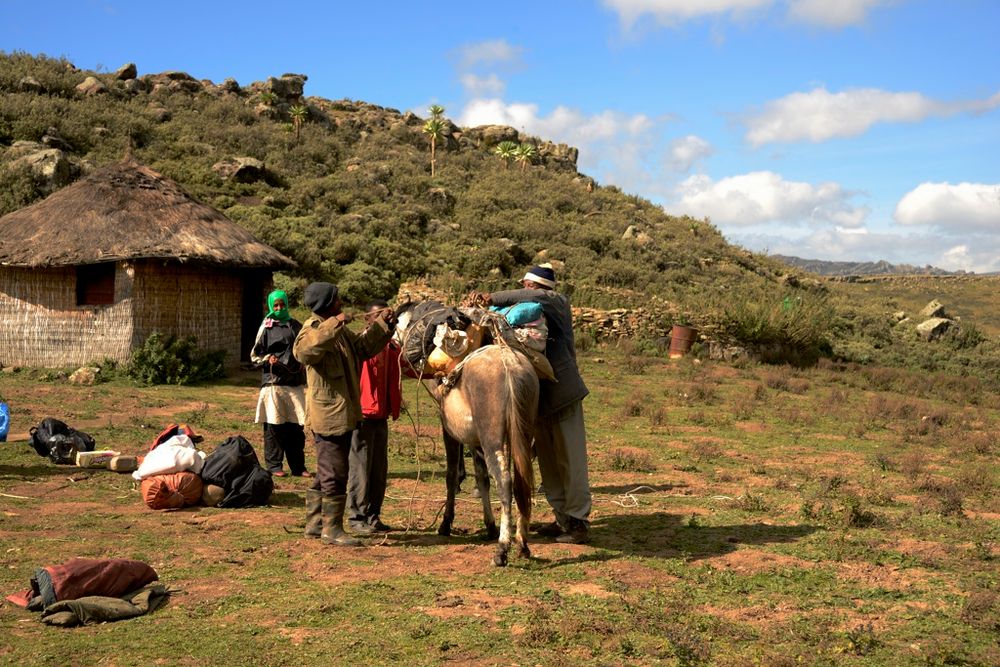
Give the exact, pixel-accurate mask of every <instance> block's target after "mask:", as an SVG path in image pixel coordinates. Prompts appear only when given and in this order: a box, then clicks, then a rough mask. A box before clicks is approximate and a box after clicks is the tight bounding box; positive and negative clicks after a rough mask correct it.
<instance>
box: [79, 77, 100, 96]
mask: <svg viewBox="0 0 1000 667" xmlns="http://www.w3.org/2000/svg"><path fill="white" fill-rule="evenodd" d="M76 92H77V93H79V94H80V95H84V96H86V97H91V96H93V95H104V94H106V93H107V92H108V87H107V86H105V85H104V84H103V83H101V82H100V81H99V80H98V79H97V78H96V77H93V76H88V77H87V78H86V79H84V80H83V83H81V84H78V85H77V87H76Z"/></svg>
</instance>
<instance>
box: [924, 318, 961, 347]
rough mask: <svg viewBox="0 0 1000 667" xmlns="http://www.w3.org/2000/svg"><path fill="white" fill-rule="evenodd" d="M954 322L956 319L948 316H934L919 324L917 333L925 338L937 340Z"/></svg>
mask: <svg viewBox="0 0 1000 667" xmlns="http://www.w3.org/2000/svg"><path fill="white" fill-rule="evenodd" d="M954 324H955V320H949V319H948V318H946V317H932V318H930V319H927V320H924V321H923V322H921V323H920V324H918V325H917V333H918V334H920V336H921V337H922V338H923V339H924V340H929V341H930V340H937V339H938V338H940V337H941V336H942V335H944V333H945V332H946V331H948V329H950V328H951V327H952V325H954Z"/></svg>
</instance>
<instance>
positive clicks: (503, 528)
mask: <svg viewBox="0 0 1000 667" xmlns="http://www.w3.org/2000/svg"><path fill="white" fill-rule="evenodd" d="M503 450H504V448H503V445H502V444H498V445H497V446H495V447H489V446H486V445H484V446H483V455H484V457H485V459H486V467H487V468H488V469H489V471H490V474H491V475H493V480H494V481H495V482H496V485H497V495H499V496H500V540H499V541H498V542H497V550H496V554H495V555H494V556H493V564H494V565H496V566H497V567H503V566H504V565H506V564H507V552H509V551H510V541H511V532H512V531H511V528H512V526H511V518H512V517H511V496H512V494H511V482H510V467H509V466H510V462H509V461H507V457H506V456H505V455H504V451H503Z"/></svg>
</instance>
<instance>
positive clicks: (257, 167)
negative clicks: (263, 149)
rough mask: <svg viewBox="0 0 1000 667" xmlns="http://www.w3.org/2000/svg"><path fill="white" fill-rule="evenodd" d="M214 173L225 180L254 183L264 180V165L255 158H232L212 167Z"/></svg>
mask: <svg viewBox="0 0 1000 667" xmlns="http://www.w3.org/2000/svg"><path fill="white" fill-rule="evenodd" d="M212 171H214V172H215V173H216V174H218V175H219V176H220V177H221V178H222V179H224V180H233V181H236V182H237V183H253V182H255V181H260V180H263V179H264V176H265V169H264V163H263V162H262V161H260V160H258V159H257V158H253V157H231V158H228V159H226V160H222V161H220V162H216V163H215V164H213V165H212Z"/></svg>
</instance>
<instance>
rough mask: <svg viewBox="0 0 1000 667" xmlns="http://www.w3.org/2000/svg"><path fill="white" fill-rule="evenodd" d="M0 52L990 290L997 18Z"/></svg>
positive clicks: (493, 25)
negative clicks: (342, 120) (564, 176)
mask: <svg viewBox="0 0 1000 667" xmlns="http://www.w3.org/2000/svg"><path fill="white" fill-rule="evenodd" d="M0 50H3V51H5V52H8V53H10V52H13V51H25V52H28V53H33V54H40V53H44V54H46V55H49V56H53V57H59V56H62V57H65V58H67V59H68V60H70V61H71V62H73V63H74V64H75V65H76V66H77V67H80V68H84V69H97V70H101V71H114V70H116V69H117V68H118V67H119V66H121V65H123V64H125V63H127V62H134V63H136V65H137V66H138V69H139V73H140V74H149V73H156V72H162V71H166V70H182V71H185V72H188V73H189V74H191V75H193V76H195V77H197V78H199V79H211V80H212V81H215V82H217V83H218V82H221V81H222V80H223V79H226V78H230V77H232V78H235V79H236V80H237V81H238V82H239V83H240V84H241V85H247V84H249V83H250V82H252V81H261V80H264V79H266V78H267V77H269V76H280V75H281V74H283V73H285V72H295V73H302V74H306V75H307V76H308V77H309V78H308V81H307V83H306V95H307V96H319V97H324V98H327V99H341V98H349V99H354V100H364V101H366V102H371V103H374V104H379V105H382V106H386V107H392V108H396V109H399V110H401V111H405V110H410V111H414V112H415V113H417V114H418V115H420V116H422V117H425V116H427V107H428V106H430V105H431V104H440V105H442V106H444V107H445V109H446V115H447V116H448V117H449V118H451V119H452V120H454V121H455V122H456V123H457V124H459V125H463V126H469V125H482V124H495V123H500V124H506V125H511V126H513V127H516V128H517V129H519V130H523V131H525V132H527V133H529V134H532V135H535V136H538V137H541V138H544V139H548V140H552V141H556V142H561V143H568V144H570V145H573V146H576V147H578V148H579V149H580V157H579V161H578V167H579V170H580V171H581V172H583V173H585V174H588V175H590V176H592V177H594V178H595V179H596V181H597V182H598V183H599V184H601V185H615V186H618V187H619V188H621V189H622V190H623V191H625V192H627V193H630V194H636V195H639V196H642V197H644V198H646V199H649V200H651V201H653V202H655V203H656V204H659V205H661V206H663V208H664V209H665V210H666V211H667V212H668V213H671V214H674V215H685V214H686V215H690V216H693V217H695V218H699V219H701V218H708V219H709V220H710V221H711V222H712V224H714V225H715V226H716V227H717V228H718V229H719V230H720V231H721V232H722V233H723V234H724V235H725V237H726V238H727V239H728V240H729V241H731V242H733V243H737V244H739V245H741V246H744V247H746V248H748V249H751V250H754V251H759V252H769V253H780V254H786V255H796V256H799V257H804V258H810V259H826V260H842V261H875V260H879V259H885V260H888V261H890V262H893V263H897V264H898V263H906V264H914V265H920V266H922V265H927V264H930V265H933V266H937V267H940V268H944V269H949V270H966V271H975V272H979V273H982V272H992V271H1000V108H998V107H1000V1H998V0H535V1H533V2H523V1H521V0H508V1H506V2H503V3H486V2H480V3H477V2H468V1H465V2H451V1H448V0H442V1H439V2H435V3H419V2H397V1H395V0H382V2H378V3H360V2H346V1H343V0H327V1H326V2H311V1H309V0H300V1H299V2H297V3H287V4H286V5H281V4H275V3H273V2H266V3H265V2H257V1H256V0H246V1H244V2H226V1H221V0H220V1H205V0H202V1H200V2H191V1H189V0H174V1H172V2H169V3H148V2H133V1H129V2H125V0H66V1H64V2H46V1H44V0H35V1H31V2H25V1H23V0H0Z"/></svg>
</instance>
